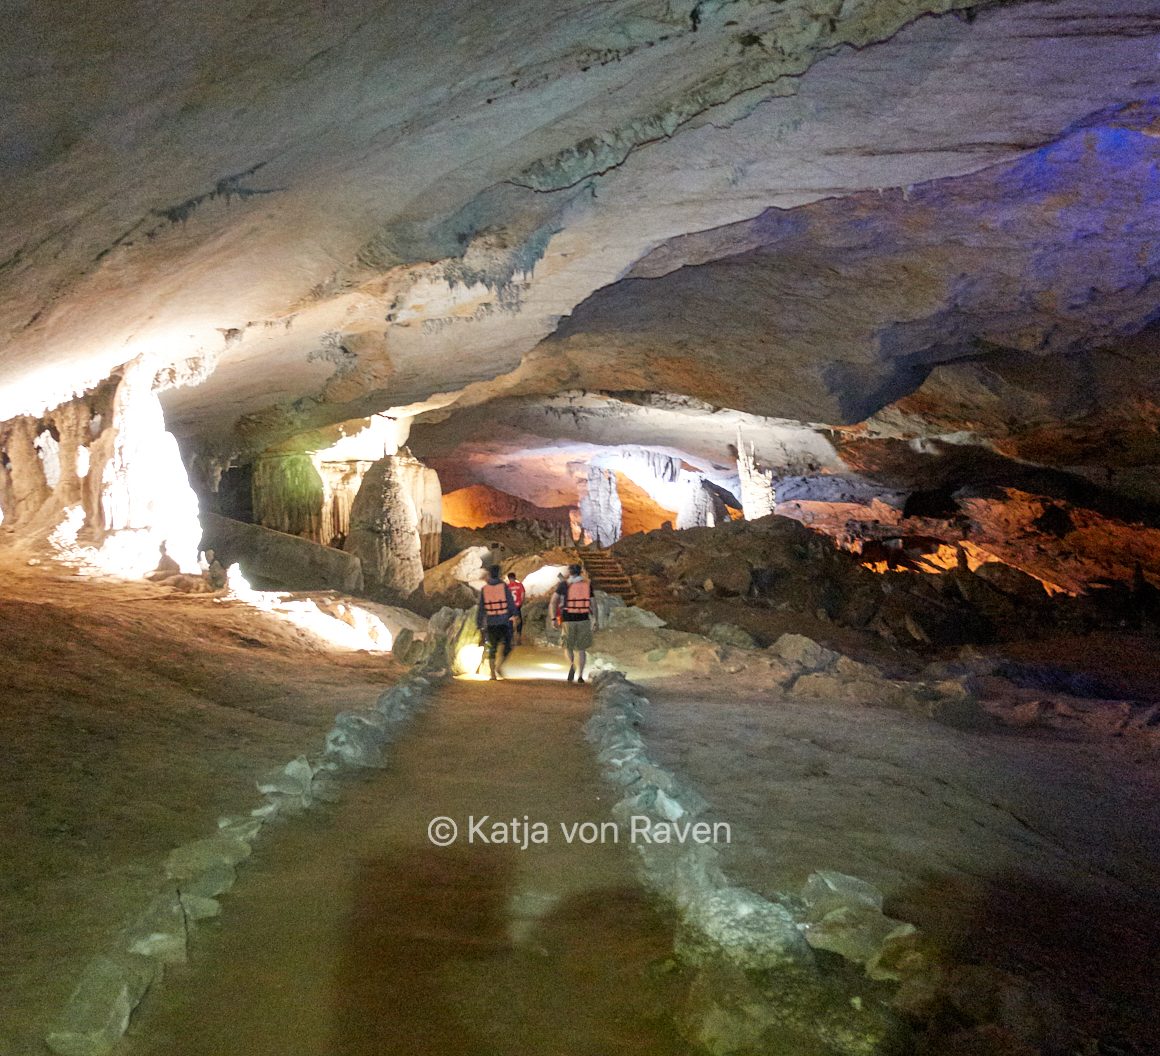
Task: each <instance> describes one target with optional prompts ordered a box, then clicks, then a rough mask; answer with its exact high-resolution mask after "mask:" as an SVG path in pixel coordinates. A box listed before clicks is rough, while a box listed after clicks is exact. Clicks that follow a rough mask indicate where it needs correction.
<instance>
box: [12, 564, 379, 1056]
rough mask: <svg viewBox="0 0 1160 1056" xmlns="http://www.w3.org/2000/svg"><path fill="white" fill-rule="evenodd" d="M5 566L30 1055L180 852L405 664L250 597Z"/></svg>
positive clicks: (20, 1024) (15, 1002)
mask: <svg viewBox="0 0 1160 1056" xmlns="http://www.w3.org/2000/svg"><path fill="white" fill-rule="evenodd" d="M0 576H2V577H3V583H4V586H3V591H2V596H0V644H2V647H0V758H2V766H0V847H2V848H3V850H2V852H0V853H2V856H3V868H2V870H0V920H2V926H0V934H2V935H3V942H2V943H0V994H2V995H3V998H2V1003H3V1015H2V1016H0V1052H2V1053H4V1054H5V1056H24V1054H26V1053H37V1054H40V1053H42V1052H43V1051H45V1050H44V1049H43V1044H42V1042H41V1041H40V1039H41V1038H42V1037H43V1035H44V1032H45V1028H46V1026H47V1024H48V1022H49V1021H50V1019H51V1018H52V1017H53V1016H54V1015H55V1014H56V1012H57V1011H58V1010H59V1009H60V1007H61V1006H62V1004H63V1002H64V1001H65V999H66V998H67V996H68V994H69V992H70V991H71V988H72V986H73V984H74V982H75V980H76V977H77V975H78V974H79V972H80V970H81V968H82V967H83V966H84V964H85V963H86V962H87V961H88V959H89V958H90V957H91V956H93V955H94V954H96V953H98V952H103V951H104V950H105V949H106V948H107V947H108V946H109V944H110V942H111V940H112V937H113V934H114V932H115V930H116V928H117V927H118V926H119V924H120V923H121V922H122V921H124V920H125V919H126V917H128V916H131V915H132V914H134V913H135V912H138V911H139V910H140V908H141V907H142V905H143V903H144V901H145V899H146V896H147V893H150V892H151V891H152V890H154V888H155V886H156V883H157V878H158V876H159V875H160V868H161V864H162V862H163V860H164V857H165V855H166V854H167V853H168V851H169V850H170V849H172V848H173V847H175V846H176V845H178V844H179V843H182V842H184V841H186V840H190V839H194V838H198V837H200V836H204V835H208V834H209V832H211V831H212V830H213V829H214V828H215V826H216V820H217V818H218V817H219V816H221V815H223V814H228V813H239V812H248V811H249V810H250V809H252V808H253V807H254V806H256V805H257V804H258V802H259V796H258V793H257V791H256V789H255V788H254V781H255V779H256V778H257V777H258V776H259V775H260V774H262V773H264V772H265V771H266V770H268V769H270V768H272V767H275V766H280V765H282V764H283V763H285V762H286V761H288V760H289V759H292V758H294V757H295V756H296V755H298V754H301V753H303V752H311V751H314V750H317V748H319V747H320V746H321V742H322V738H323V736H324V734H325V731H326V729H327V728H328V726H329V725H330V721H331V719H332V718H333V716H334V715H335V713H336V712H338V711H340V710H342V709H344V708H346V707H361V706H366V705H368V704H371V703H373V701H374V700H375V699H376V697H377V696H378V694H379V693H380V692H381V691H382V688H383V686H384V685H385V684H387V683H389V682H391V681H393V680H394V677H395V676H394V674H393V671H392V664H391V661H390V660H389V659H388V658H385V657H383V656H382V655H377V656H375V655H369V654H366V653H361V654H360V653H339V652H335V651H334V650H331V649H327V648H325V647H322V646H320V644H319V643H318V642H317V640H314V639H310V638H309V637H308V636H307V635H305V634H304V633H302V632H299V631H296V630H295V629H293V628H292V627H289V626H288V625H287V624H285V623H283V622H281V621H280V620H278V619H277V618H275V617H273V616H271V615H269V614H266V613H262V612H258V611H255V610H254V609H252V608H250V607H248V606H246V605H243V604H241V603H236V602H234V603H226V604H223V603H220V602H217V601H215V600H213V599H212V598H210V597H208V596H204V595H203V596H188V595H179V594H173V593H170V592H169V591H167V590H165V589H162V588H158V587H154V586H152V585H149V584H144V583H140V584H138V583H119V582H116V581H111V580H95V579H89V578H82V577H78V576H75V575H72V574H70V573H69V572H68V571H67V570H65V569H61V568H58V567H55V566H51V565H44V566H41V567H37V568H29V567H28V566H27V565H24V564H13V563H12V562H11V560H9V561H8V563H7V564H5V565H4V566H3V567H0Z"/></svg>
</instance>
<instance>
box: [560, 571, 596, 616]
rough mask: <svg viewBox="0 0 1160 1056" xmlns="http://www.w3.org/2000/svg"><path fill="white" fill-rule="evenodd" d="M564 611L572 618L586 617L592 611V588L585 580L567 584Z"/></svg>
mask: <svg viewBox="0 0 1160 1056" xmlns="http://www.w3.org/2000/svg"><path fill="white" fill-rule="evenodd" d="M564 611H565V612H566V613H568V614H569V615H572V616H587V615H588V614H589V613H590V612H591V611H592V587H591V586H590V585H589V583H588V581H587V580H586V579H580V580H577V581H576V582H575V583H569V584H568V594H567V596H566V597H565V598H564Z"/></svg>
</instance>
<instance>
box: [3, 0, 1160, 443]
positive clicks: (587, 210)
mask: <svg viewBox="0 0 1160 1056" xmlns="http://www.w3.org/2000/svg"><path fill="white" fill-rule="evenodd" d="M956 6H960V5H957V4H953V3H949V2H947V0H895V2H890V3H885V2H879V3H875V2H865V3H850V2H848V0H845V2H843V0H796V2H788V3H783V4H769V3H758V2H749V0H736V2H732V3H728V2H702V3H699V4H697V5H696V6H695V7H691V8H690V9H688V10H686V7H689V5H685V6H682V7H680V8H678V7H676V6H674V5H671V4H667V3H659V2H651V3H650V2H636V3H632V2H620V3H602V4H575V5H571V6H562V5H558V6H557V8H556V9H554V10H553V18H552V19H550V20H549V19H545V18H544V16H543V6H542V4H540V3H532V2H530V0H528V2H525V3H520V2H518V0H508V2H507V3H506V4H505V5H504V9H503V12H502V14H503V16H504V17H502V18H500V17H499V14H500V13H499V12H496V11H494V10H492V9H491V8H484V7H481V5H478V4H473V3H466V2H464V3H450V2H448V3H442V4H425V5H418V6H416V5H395V4H387V5H383V4H371V3H369V2H367V3H353V4H344V5H341V7H340V8H337V7H332V6H331V5H320V4H315V3H300V4H286V3H278V4H273V3H254V4H251V5H249V6H248V7H243V8H242V9H237V8H236V7H231V8H230V10H229V12H228V13H226V12H224V11H213V10H205V9H203V8H202V7H201V6H200V5H198V6H196V7H195V6H193V5H176V4H172V5H167V6H166V8H165V10H164V12H163V14H162V17H160V18H158V19H157V20H156V21H146V20H143V19H140V18H137V17H135V14H136V9H135V8H134V7H132V5H128V4H117V3H110V4H105V5H102V7H101V8H100V9H99V12H98V10H97V9H88V8H86V9H78V11H77V12H76V13H75V16H74V15H73V14H70V18H69V20H68V24H67V25H62V24H61V23H60V22H59V21H57V20H56V19H55V17H54V16H53V15H52V14H51V12H49V11H47V10H45V9H42V8H40V7H38V6H35V5H29V7H28V9H27V12H26V15H27V17H26V18H25V19H24V20H23V21H22V22H21V24H20V32H18V33H16V34H14V35H13V36H11V37H10V38H9V40H8V43H7V47H6V50H7V51H8V52H9V55H8V56H7V57H8V58H9V59H10V61H6V62H5V63H4V64H3V65H2V67H0V69H2V70H3V71H4V72H2V73H0V77H3V84H4V93H5V97H6V98H10V99H12V100H14V101H15V105H13V106H11V107H8V108H6V109H5V111H4V115H3V117H2V118H0V120H3V122H4V124H3V141H4V143H5V145H6V146H5V150H4V154H3V167H4V171H5V177H6V180H7V184H8V188H9V193H10V195H11V198H10V201H12V202H15V203H17V205H16V207H15V208H11V209H8V210H6V211H5V214H4V216H3V219H2V220H0V294H2V297H3V299H2V301H0V326H2V327H3V330H4V332H5V334H6V335H7V338H6V341H5V344H4V348H3V352H2V364H3V377H2V385H0V393H2V395H3V397H4V399H5V405H4V406H3V407H0V417H4V416H5V415H7V414H10V413H14V412H16V411H24V410H35V409H36V408H35V406H34V405H35V403H36V402H37V401H38V400H39V401H41V402H51V400H52V399H53V398H54V397H55V396H58V395H63V394H65V392H66V390H70V389H72V388H76V387H83V386H84V385H87V384H90V383H92V382H93V381H95V380H97V379H98V378H99V377H101V376H102V375H103V374H104V373H106V372H107V371H108V370H109V369H110V368H111V367H113V366H115V365H117V364H119V363H121V362H124V361H125V360H126V359H128V358H131V357H132V356H134V355H136V354H139V353H147V354H149V355H152V356H154V357H156V359H157V360H158V362H159V363H160V364H166V365H169V366H171V367H172V371H171V373H172V375H173V376H174V378H175V379H178V380H180V379H182V378H185V377H190V378H199V379H204V380H202V383H201V384H200V385H197V386H196V387H189V388H184V389H176V390H173V391H171V392H170V393H168V394H167V396H166V401H167V411H168V414H169V417H170V420H171V422H172V423H173V425H174V427H175V428H176V429H177V430H178V431H179V432H180V433H182V434H184V435H186V436H187V437H194V438H196V439H197V440H198V442H199V443H201V444H202V445H203V446H209V447H214V446H216V447H217V448H218V449H220V450H223V451H235V452H237V451H240V452H245V451H250V452H252V451H253V450H256V449H259V448H260V447H263V446H265V445H267V444H268V443H271V442H277V441H280V440H283V439H286V438H287V437H289V436H291V435H292V434H294V433H295V432H298V431H301V430H303V429H307V428H313V427H316V426H319V425H325V424H327V423H331V422H337V421H342V420H345V419H349V418H352V417H356V416H360V415H365V414H368V413H371V412H374V411H381V410H384V409H388V408H398V407H406V406H408V405H414V406H415V407H416V408H437V407H440V406H444V405H448V404H451V403H453V402H458V403H459V404H460V405H470V404H472V403H479V402H482V401H485V400H489V399H494V398H497V397H500V396H519V395H528V394H532V395H539V394H549V395H550V394H552V393H555V392H559V391H563V390H565V389H572V388H576V387H588V388H594V389H606V390H611V391H621V390H631V389H639V390H644V391H648V390H654V391H669V392H674V393H683V394H686V395H690V396H693V397H698V398H701V399H707V400H709V401H710V402H712V403H714V404H717V405H725V406H734V407H739V408H741V409H743V410H750V411H753V412H755V413H757V414H760V415H766V416H768V415H775V416H779V417H790V418H802V419H807V420H816V421H830V422H832V423H837V422H851V421H856V420H858V418H859V416H863V417H864V416H865V414H868V413H871V412H873V411H874V410H877V409H878V407H879V406H881V404H882V403H883V402H886V401H887V400H888V399H890V398H892V397H894V396H901V395H904V394H905V393H908V392H910V391H911V390H912V389H913V388H915V387H916V386H918V385H919V384H920V383H921V382H922V380H923V377H924V376H925V375H926V372H927V371H928V370H929V368H930V367H931V365H932V364H935V363H940V362H945V361H947V360H950V359H954V358H956V357H958V356H960V355H961V353H962V349H963V347H964V345H968V346H969V345H970V343H971V342H972V341H978V340H980V339H981V340H990V339H993V340H995V341H996V342H998V343H999V344H1001V345H1004V346H1007V345H1011V346H1013V347H1015V348H1018V349H1024V350H1026V351H1030V352H1044V351H1050V352H1059V351H1073V350H1074V349H1076V348H1078V347H1080V346H1084V345H1085V343H1090V341H1092V340H1094V339H1096V338H1098V337H1107V336H1108V334H1109V333H1110V334H1116V333H1131V332H1132V331H1133V329H1139V328H1140V327H1142V326H1143V325H1144V324H1145V323H1146V321H1147V312H1146V311H1145V308H1146V307H1147V304H1146V302H1147V297H1148V294H1149V291H1148V288H1147V281H1149V280H1150V278H1151V274H1152V270H1154V264H1155V249H1154V243H1152V242H1151V241H1150V240H1151V237H1152V236H1151V225H1152V224H1153V223H1154V221H1153V220H1152V219H1151V217H1150V216H1149V211H1150V203H1151V202H1153V201H1154V198H1152V197H1151V195H1152V190H1151V188H1152V187H1153V185H1154V184H1153V183H1152V182H1149V181H1154V174H1153V175H1151V176H1150V175H1149V173H1152V168H1151V166H1152V165H1153V160H1152V158H1151V157H1150V156H1149V154H1148V150H1149V149H1150V144H1154V143H1155V142H1156V140H1155V137H1154V134H1153V131H1152V128H1151V124H1150V122H1151V120H1152V115H1151V112H1150V110H1148V109H1147V108H1146V104H1148V103H1149V101H1150V100H1151V99H1153V98H1154V97H1155V96H1157V95H1158V94H1160V88H1158V79H1157V78H1158V74H1157V60H1156V44H1157V37H1158V35H1160V16H1158V14H1157V12H1156V9H1155V5H1154V4H1153V3H1150V2H1147V0H1113V2H1111V3H1108V2H1097V0H1063V2H1059V3H1017V4H1006V5H999V6H991V7H977V6H975V7H971V9H970V11H969V13H968V14H969V16H970V17H966V16H964V17H962V18H956V17H950V16H944V17H922V16H923V15H924V14H926V13H928V12H934V13H936V14H938V13H942V12H945V11H947V10H948V9H949V8H953V7H956ZM962 6H963V7H964V8H965V7H966V5H962ZM976 16H977V17H976ZM850 45H853V47H851V46H850ZM867 45H873V46H867ZM1139 104H1145V105H1143V106H1142V105H1139ZM1093 141H1094V142H1096V144H1097V146H1096V147H1095V148H1092V147H1090V146H1089V145H1088V144H1089V143H1090V142H1093ZM1117 143H1121V144H1122V143H1128V144H1129V146H1130V149H1128V151H1127V155H1125V157H1126V161H1125V164H1124V165H1122V166H1119V167H1117V163H1116V158H1115V155H1116V147H1115V144H1117ZM1018 159H1023V160H1018ZM1035 159H1047V160H1046V163H1045V166H1044V168H1043V170H1042V173H1041V175H1042V178H1043V180H1044V181H1046V182H1047V183H1050V182H1051V181H1050V179H1049V178H1048V177H1049V176H1050V175H1051V174H1055V175H1056V176H1058V177H1059V178H1058V180H1057V181H1056V183H1057V186H1056V187H1055V189H1054V191H1052V192H1050V193H1054V194H1055V195H1056V196H1057V198H1058V201H1055V200H1049V199H1050V193H1049V191H1048V189H1047V188H1046V187H1040V186H1039V185H1038V184H1037V178H1036V177H1035V174H1034V173H1031V174H1030V175H1028V173H1029V169H1028V166H1031V165H1034V164H1037V162H1036V161H1035ZM980 170H985V171H980ZM971 173H974V174H976V175H973V176H967V175H964V174H971ZM955 177H962V179H961V180H954V179H953V178H955ZM1108 179H1111V181H1112V182H1111V183H1110V184H1106V183H1105V182H1104V181H1106V180H1108ZM1117 180H1120V182H1116V181H1117ZM1132 180H1136V181H1140V182H1139V183H1138V185H1134V184H1132V182H1131V181H1132ZM947 181H951V182H949V183H948V182H947ZM972 181H975V182H972ZM1073 181H1078V184H1079V188H1080V189H1078V190H1077V189H1076V187H1075V186H1072V183H1073ZM1133 187H1134V188H1135V189H1134V190H1132V188H1133ZM891 188H900V190H894V191H892V190H890V189H891ZM1093 188H1094V189H1095V191H1096V193H1097V194H1098V195H1099V196H1100V197H1101V203H1100V204H1099V206H1098V207H1097V208H1094V209H1088V208H1086V207H1085V206H1084V205H1083V203H1082V202H1080V203H1078V204H1077V203H1076V202H1075V201H1074V199H1075V198H1076V196H1077V195H1078V196H1079V197H1080V198H1082V197H1083V196H1084V195H1087V194H1089V193H1092V189H1093ZM865 192H872V193H869V194H867V193H865ZM976 195H978V196H986V195H990V197H989V198H986V199H985V200H984V198H983V197H980V198H979V199H978V200H975V197H974V196H976ZM1069 196H1070V198H1071V199H1072V200H1070V202H1069ZM827 199H847V200H844V201H842V200H839V201H827ZM809 203H816V204H814V205H810V204H809ZM1045 203H1046V204H1045ZM1029 204H1030V205H1031V206H1033V207H1034V208H1032V209H1031V210H1030V211H1029V213H1028V215H1026V216H1024V215H1023V212H1024V211H1026V209H1027V206H1028V205H1029ZM1048 206H1050V208H1049V207H1048ZM779 210H782V211H784V210H792V212H789V213H784V212H779ZM948 218H949V220H950V221H953V223H950V226H944V225H945V224H947V223H948ZM955 224H959V225H960V226H959V227H955V226H954V225H955ZM963 225H965V227H964V226H963ZM971 225H974V226H973V227H972V226H971ZM1105 225H1111V232H1112V233H1111V235H1110V236H1105V233H1104V226H1105ZM862 229H864V233H863V234H862V235H861V236H860V237H859V236H858V232H859V230H862ZM964 231H967V232H968V234H969V237H967V236H965V235H964V233H963V232H964ZM1124 235H1129V236H1130V237H1129V238H1128V239H1127V242H1126V243H1125V245H1124V248H1123V249H1122V251H1121V250H1119V249H1117V248H1116V246H1117V245H1119V244H1120V243H1122V242H1123V236H1124ZM1080 236H1082V238H1085V239H1088V240H1089V241H1088V246H1089V247H1090V248H1091V250H1092V252H1091V253H1090V254H1088V253H1087V252H1086V251H1085V249H1084V248H1083V246H1082V245H1080V244H1079V242H1080ZM964 238H965V239H966V242H967V243H969V244H967V245H964V246H961V247H958V246H956V245H955V242H956V240H960V241H961V240H963V239H964ZM815 239H820V244H814V242H815ZM1069 239H1070V240H1071V241H1070V242H1069ZM1036 240H1039V242H1038V243H1037V242H1036ZM1073 243H1074V244H1075V246H1076V247H1077V248H1076V250H1075V252H1074V253H1072V254H1071V255H1070V256H1069V257H1068V260H1069V261H1070V262H1071V263H1069V264H1067V265H1066V266H1061V267H1060V268H1059V269H1058V270H1059V272H1060V274H1058V275H1056V274H1047V272H1050V270H1051V265H1050V263H1049V260H1050V258H1051V257H1052V256H1053V255H1054V254H1056V252H1057V250H1058V248H1059V247H1060V246H1061V245H1062V246H1067V245H1071V244H1073ZM1113 243H1115V244H1113ZM1036 246H1038V252H1037V250H1036ZM879 251H880V252H879ZM956 252H958V253H959V255H958V256H957V257H956ZM1093 260H1094V261H1095V267H1096V270H1097V271H1099V275H1100V278H1099V282H1098V283H1096V284H1095V285H1094V287H1093V289H1094V291H1095V295H1093V296H1087V297H1086V298H1085V297H1084V296H1079V295H1078V294H1077V292H1076V291H1077V289H1078V287H1077V282H1078V278H1077V275H1076V270H1077V268H1079V269H1081V270H1090V269H1091V267H1092V266H1093V265H1092V261H1093ZM1133 261H1135V262H1136V264H1135V267H1134V270H1133ZM993 264H994V265H996V266H995V267H992V265H993ZM835 266H836V267H837V268H838V275H837V276H835V275H834V274H833V271H834V268H835ZM1023 268H1030V270H1029V271H1026V272H1025V271H1022V270H1020V269H1023ZM976 271H977V272H978V274H976ZM964 275H965V276H966V278H965V279H964V278H963V276H964ZM715 276H716V277H715ZM1121 280H1124V281H1126V282H1127V285H1126V286H1116V285H1115V283H1117V282H1120V281H1121ZM843 282H845V288H843ZM646 290H647V291H648V292H647V293H645V292H642V291H646ZM1140 290H1143V291H1144V293H1143V295H1140V294H1139V291H1140ZM851 291H853V292H851ZM1077 296H1078V303H1074V302H1076V298H1077ZM674 298H675V299H674ZM1052 298H1055V300H1056V303H1055V304H1054V305H1052V304H1049V303H1047V302H1049V301H1051V299H1052ZM1000 301H1002V302H1003V303H1002V304H998V303H997V302H1000ZM799 302H800V303H799ZM578 305H579V306H580V307H579V308H577V306H578ZM694 307H696V309H697V311H694V310H693V309H694ZM694 315H696V316H697V317H696V318H694V317H693V316H694ZM565 317H569V318H567V320H566V322H565V323H564V325H563V326H562V327H560V325H559V324H560V320H561V319H562V318H565ZM1000 317H1002V318H1000ZM1060 320H1063V323H1064V324H1065V325H1064V326H1063V331H1064V332H1063V333H1062V334H1058V333H1056V331H1055V330H1053V329H1052V328H1053V327H1058V325H1059V324H1060ZM1021 321H1022V322H1021ZM791 323H792V325H790V324H791ZM771 324H772V326H773V327H774V328H773V329H771ZM777 326H780V327H781V330H777V329H776V327H777ZM558 328H559V329H558ZM1045 330H1046V331H1047V336H1044V331H1045ZM1053 334H1054V336H1052V335H1053ZM940 369H941V368H940ZM952 416H953V415H952Z"/></svg>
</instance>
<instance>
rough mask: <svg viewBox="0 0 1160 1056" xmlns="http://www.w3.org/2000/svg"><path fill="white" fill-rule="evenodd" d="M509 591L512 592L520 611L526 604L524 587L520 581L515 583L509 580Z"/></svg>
mask: <svg viewBox="0 0 1160 1056" xmlns="http://www.w3.org/2000/svg"><path fill="white" fill-rule="evenodd" d="M508 590H510V591H511V592H512V601H514V602H515V603H516V608H517V609H518V608H519V607H520V606H521V605H523V603H524V585H523V584H522V583H521V582H520V581H519V580H518V579H517V580H516V581H515V582H514V583H513V582H512V581H511V580H510V579H509V580H508Z"/></svg>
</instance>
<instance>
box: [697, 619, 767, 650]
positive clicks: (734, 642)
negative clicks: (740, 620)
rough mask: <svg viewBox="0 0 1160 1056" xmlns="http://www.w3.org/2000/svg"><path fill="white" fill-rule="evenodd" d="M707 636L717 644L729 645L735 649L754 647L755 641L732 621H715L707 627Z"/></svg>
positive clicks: (755, 645)
mask: <svg viewBox="0 0 1160 1056" xmlns="http://www.w3.org/2000/svg"><path fill="white" fill-rule="evenodd" d="M708 637H709V638H711V639H712V640H713V641H714V642H717V643H718V644H719V645H731V646H733V647H734V648H735V649H756V648H757V642H756V641H755V640H754V638H753V635H751V634H750V633H749V632H748V631H747V630H745V629H744V628H743V627H738V626H736V625H735V624H732V623H715V624H713V626H712V627H710V628H709V634H708Z"/></svg>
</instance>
